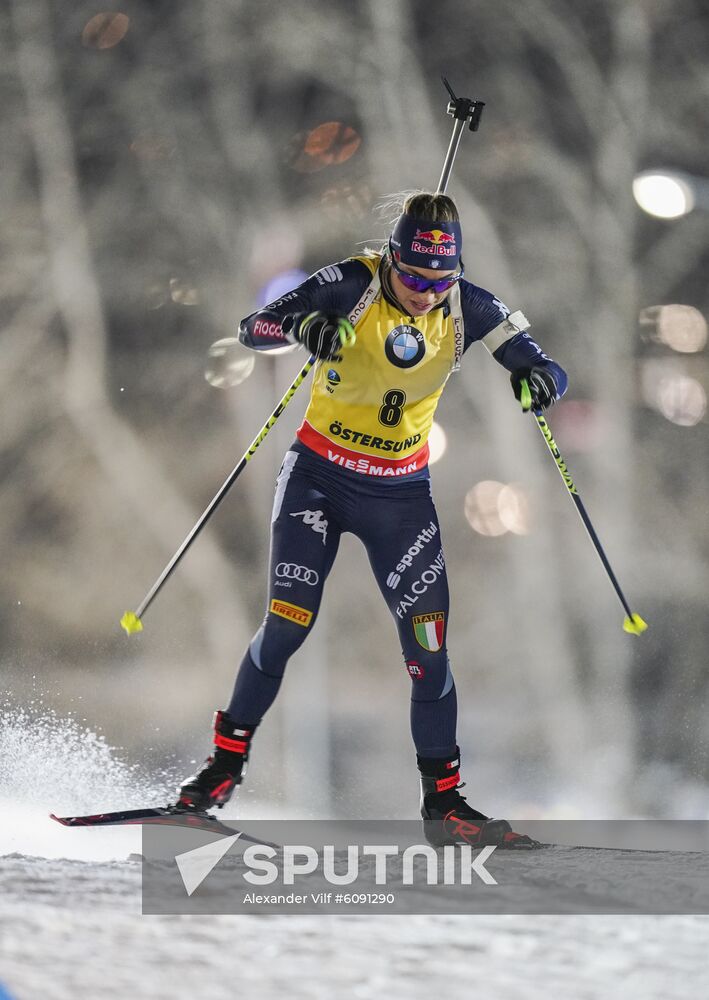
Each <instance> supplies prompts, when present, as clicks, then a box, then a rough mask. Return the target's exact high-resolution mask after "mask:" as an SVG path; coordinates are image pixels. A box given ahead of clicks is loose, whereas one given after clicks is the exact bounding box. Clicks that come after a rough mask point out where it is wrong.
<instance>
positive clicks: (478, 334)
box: [460, 279, 510, 351]
mask: <svg viewBox="0 0 709 1000" xmlns="http://www.w3.org/2000/svg"><path fill="white" fill-rule="evenodd" d="M460 303H461V306H462V309H463V324H464V327H465V339H464V344H463V351H467V350H468V348H469V347H470V345H471V344H474V343H475V341H476V340H482V338H483V337H484V336H485V334H486V333H489V332H490V330H494V329H495V327H496V326H499V325H500V323H502V322H503V321H504V320H506V319H507V317H508V316H509V314H510V310H509V309H508V308H507V306H506V305H505V303H504V302H501V301H500V300H499V299H498V298H496V297H495V296H494V295H493V294H492V292H488V291H486V289H484V288H479V287H478V285H473V284H472V283H471V282H470V281H465V279H463V280H462V281H461V282H460Z"/></svg>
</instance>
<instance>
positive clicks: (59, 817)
mask: <svg viewBox="0 0 709 1000" xmlns="http://www.w3.org/2000/svg"><path fill="white" fill-rule="evenodd" d="M49 818H50V819H55V820H56V821H57V823H61V824H62V826H67V825H68V824H67V822H66V820H64V819H63V818H62V817H61V816H55V815H54V813H50V814H49Z"/></svg>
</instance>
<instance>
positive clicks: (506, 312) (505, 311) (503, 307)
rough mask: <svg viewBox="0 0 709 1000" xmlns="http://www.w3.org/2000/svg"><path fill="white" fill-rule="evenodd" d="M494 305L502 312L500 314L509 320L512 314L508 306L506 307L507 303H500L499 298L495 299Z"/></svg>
mask: <svg viewBox="0 0 709 1000" xmlns="http://www.w3.org/2000/svg"><path fill="white" fill-rule="evenodd" d="M492 304H493V305H494V306H497V308H498V309H499V310H500V312H501V313H502V315H503V316H504V317H505V319H507V317H508V316H509V314H510V310H509V309H508V308H507V306H506V305H505V303H504V302H500V300H499V299H498V298H493V300H492Z"/></svg>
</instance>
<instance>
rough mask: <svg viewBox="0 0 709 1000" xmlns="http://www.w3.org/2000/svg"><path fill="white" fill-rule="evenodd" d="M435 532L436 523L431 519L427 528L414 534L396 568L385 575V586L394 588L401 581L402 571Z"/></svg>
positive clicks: (408, 565) (436, 529)
mask: <svg viewBox="0 0 709 1000" xmlns="http://www.w3.org/2000/svg"><path fill="white" fill-rule="evenodd" d="M437 534H438V525H437V524H436V522H435V521H431V523H430V524H429V526H428V527H427V528H424V529H423V530H422V531H419V533H418V535H417V536H416V541H415V542H414V543H413V545H410V546H409V547H408V549H407V550H406V552H404V554H403V556H402V557H401V559H399V562H398V563H397V564H396V569H395V570H394V571H393V572H391V573H390V574H389V576H388V577H387V587H389V588H390V589H391V590H396V588H397V587H398V586H399V584H400V583H401V575H402V573H405V572H406V570H407V569H409V567H410V566H411V564H412V562H413V561H414V559H415V558H416V556H417V555H418V554H419V552H421V551H422V549H423V548H424V547H425V546H426V545H427V544H428V542H430V541H431V539H432V538H435V537H436V535H437Z"/></svg>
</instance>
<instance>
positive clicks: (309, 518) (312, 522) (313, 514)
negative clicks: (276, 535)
mask: <svg viewBox="0 0 709 1000" xmlns="http://www.w3.org/2000/svg"><path fill="white" fill-rule="evenodd" d="M291 517H302V518H303V524H307V525H308V527H310V528H312V529H313V531H315V532H317V533H318V534H319V535H322V543H323V545H325V543H326V542H327V521H326V520H325V518H324V516H323V512H322V511H321V510H297V511H296V512H295V513H294V514H291Z"/></svg>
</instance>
